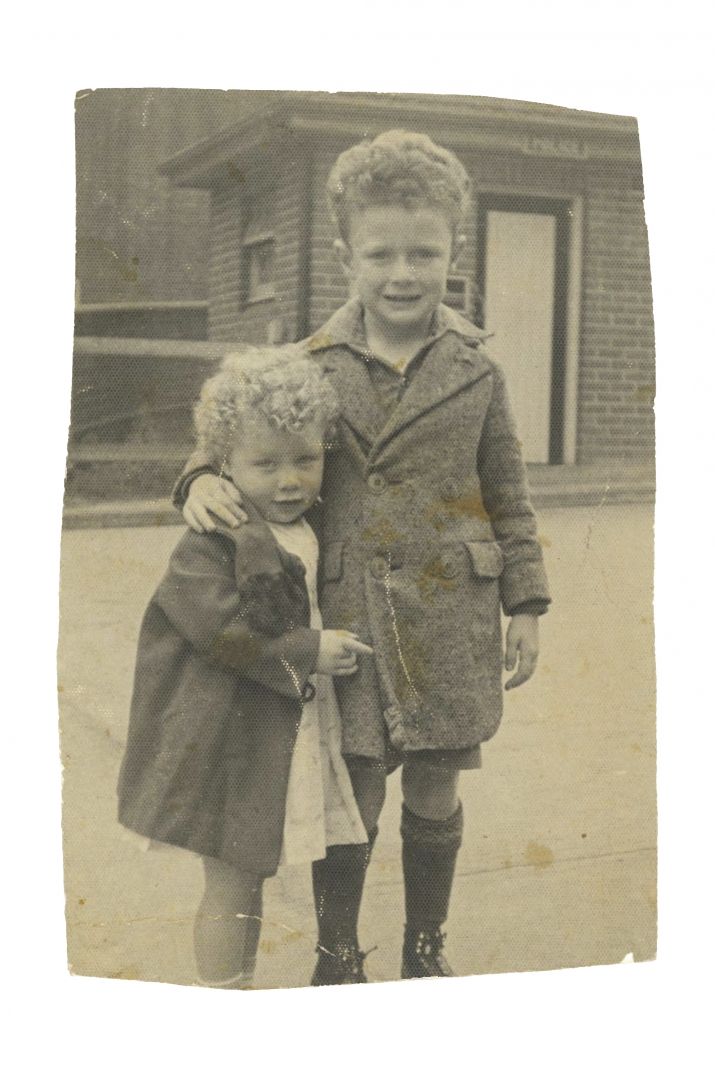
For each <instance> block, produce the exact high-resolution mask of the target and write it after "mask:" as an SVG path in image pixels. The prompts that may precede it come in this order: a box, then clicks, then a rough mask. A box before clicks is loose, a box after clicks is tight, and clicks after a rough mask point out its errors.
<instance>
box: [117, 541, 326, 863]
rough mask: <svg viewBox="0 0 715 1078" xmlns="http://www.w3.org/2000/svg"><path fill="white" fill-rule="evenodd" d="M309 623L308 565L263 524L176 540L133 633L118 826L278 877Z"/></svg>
mask: <svg viewBox="0 0 715 1078" xmlns="http://www.w3.org/2000/svg"><path fill="white" fill-rule="evenodd" d="M309 623H310V604H309V599H308V593H307V590H306V587H305V570H304V567H303V565H302V563H301V562H300V560H299V559H298V558H294V557H292V556H291V555H288V554H286V552H285V551H283V550H282V549H281V548H280V547H279V545H278V544H277V543H276V541H275V539H274V537H273V535H272V533H271V532H270V529H269V528H268V527H267V526H266V525H265V524H264V523H263V522H262V521H258V520H254V521H253V522H252V523H250V524H247V525H246V526H245V527H243V528H241V529H240V530H239V531H233V532H230V531H229V530H228V529H226V530H225V531H222V532H221V533H215V534H213V535H196V534H194V533H193V532H190V531H189V532H187V533H186V534H185V535H184V536H183V537H182V539H181V540H180V542H179V544H178V546H177V547H176V549H175V551H174V553H173V555H172V557H171V561H170V564H169V568H168V570H167V572H166V575H165V576H164V578H163V580H162V581H161V583H160V584H159V587H158V588H157V590H156V592H155V593H154V596H153V597H152V599H151V602H150V603H149V607H148V609H147V611H146V614H145V616H144V621H143V624H142V628H141V633H140V637H139V645H138V654H137V663H136V674H135V681H134V693H133V697H132V704H131V716H130V723H129V736H128V743H127V748H126V752H125V756H124V761H123V764H122V769H121V773H120V777H119V787H118V793H119V819H120V821H121V823H123V824H124V825H125V826H126V827H129V828H131V829H132V830H134V831H137V832H139V833H140V834H142V835H146V836H148V837H149V838H152V839H157V840H160V841H162V842H168V843H171V844H173V845H175V846H181V847H184V848H186V849H189V850H194V851H195V852H197V853H200V854H204V855H208V856H210V857H217V858H219V859H221V860H224V861H228V862H230V863H231V864H235V865H236V866H238V867H240V868H242V869H244V870H246V871H251V872H255V873H257V874H259V875H271V874H273V873H274V872H275V871H276V868H277V865H278V861H279V858H280V852H281V847H282V838H283V825H284V817H285V799H286V790H287V786H288V776H289V772H290V764H291V758H292V753H293V748H294V745H295V740H296V735H297V731H298V726H299V723H300V718H301V713H302V701H303V699H304V698H307V697H308V696H309V695H311V692H312V685H308V678H309V676H310V674H311V673H313V671H314V670H315V667H316V660H317V653H318V645H319V638H320V634H319V632H317V631H315V630H312V629H310V628H308V625H309Z"/></svg>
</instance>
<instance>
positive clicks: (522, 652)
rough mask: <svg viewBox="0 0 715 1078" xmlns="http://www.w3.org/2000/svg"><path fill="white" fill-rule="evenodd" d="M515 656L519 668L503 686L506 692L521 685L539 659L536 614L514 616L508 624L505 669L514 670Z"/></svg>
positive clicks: (534, 668)
mask: <svg viewBox="0 0 715 1078" xmlns="http://www.w3.org/2000/svg"><path fill="white" fill-rule="evenodd" d="M517 656H518V659H519V668H518V670H517V672H516V673H515V674H514V677H512V678H509V680H508V681H507V683H506V685H505V686H504V688H505V689H507V690H508V689H516V688H517V687H518V686H519V685H523V684H524V682H525V681H528V680H529V678H530V677H531V675H532V674H533V673H534V671H535V670H536V664H537V662H538V659H539V619H538V617H537V615H536V614H515V615H514V617H513V618H512V619H511V621H510V622H509V628H508V629H507V633H506V655H505V656H504V667H505V669H507V670H513V669H514V667H515V666H516V661H517Z"/></svg>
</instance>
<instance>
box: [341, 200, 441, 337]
mask: <svg viewBox="0 0 715 1078" xmlns="http://www.w3.org/2000/svg"><path fill="white" fill-rule="evenodd" d="M461 244H462V238H461V237H459V238H456V239H455V237H454V236H453V232H452V228H451V227H450V223H449V220H448V218H447V215H446V214H445V213H444V212H443V211H442V210H439V209H436V208H433V207H429V206H424V207H420V208H416V209H407V208H406V207H404V206H399V205H395V206H369V207H367V208H366V209H363V210H355V211H353V213H352V214H351V216H350V236H349V243H343V242H342V241H341V240H338V241H336V249H337V251H338V254H339V257H340V260H341V262H342V265H343V269H344V271H345V273H346V275H347V277H348V279H349V281H350V282H351V284H352V286H353V290H354V292H355V293H356V294H357V295H358V296H359V297H360V300H361V301H362V303H363V306H364V307H365V310H366V312H367V313H368V314H369V315H370V316H371V317H372V318H373V320H374V321H375V323H376V324H377V326H378V328H379V329H380V330H381V331H382V332H383V333H384V334H385V335H386V336H387V337H391V338H393V339H400V338H401V339H405V338H408V337H415V336H418V335H425V336H426V334H427V332H428V330H429V326H430V321H431V319H432V315H433V313H434V311H435V309H436V307H437V306H438V304H439V303H441V302H442V299H443V298H444V294H445V292H446V290H447V274H448V273H449V270H450V266H451V265H452V264H453V262H454V260H455V259H456V257H457V253H458V251H459V248H460V247H461Z"/></svg>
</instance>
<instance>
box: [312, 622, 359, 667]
mask: <svg viewBox="0 0 715 1078" xmlns="http://www.w3.org/2000/svg"><path fill="white" fill-rule="evenodd" d="M372 653H373V651H372V648H371V647H368V645H367V644H363V642H362V640H358V638H357V637H356V636H355V633H348V632H345V631H344V630H343V629H323V631H322V632H321V634H320V647H319V649H318V665H317V668H316V669H317V672H318V673H319V674H331V675H332V676H333V677H346V676H347V675H348V674H354V673H355V671H356V670H357V668H358V659H357V657H358V655H372Z"/></svg>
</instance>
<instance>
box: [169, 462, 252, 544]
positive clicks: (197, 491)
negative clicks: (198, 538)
mask: <svg viewBox="0 0 715 1078" xmlns="http://www.w3.org/2000/svg"><path fill="white" fill-rule="evenodd" d="M182 512H183V515H184V520H185V521H186V523H187V524H188V525H189V527H190V528H191V529H192V530H193V531H195V532H199V533H202V532H213V531H216V519H218V520H222V521H223V522H224V524H228V526H229V528H236V527H238V525H239V524H244V523H245V521H246V520H248V517H247V516H246V514H245V513H244V511H243V509H242V508H241V495H240V493H239V491H238V490H237V489H236V487H235V486H234V485H233V483H232V482H231V480H230V479H222V478H221V477H220V476H218V475H213V474H211V473H210V472H205V473H204V474H203V475H198V476H197V477H196V479H194V481H193V483H192V484H191V486H190V487H189V496H188V497H187V499H186V502H185V503H184V508H183V510H182Z"/></svg>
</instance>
